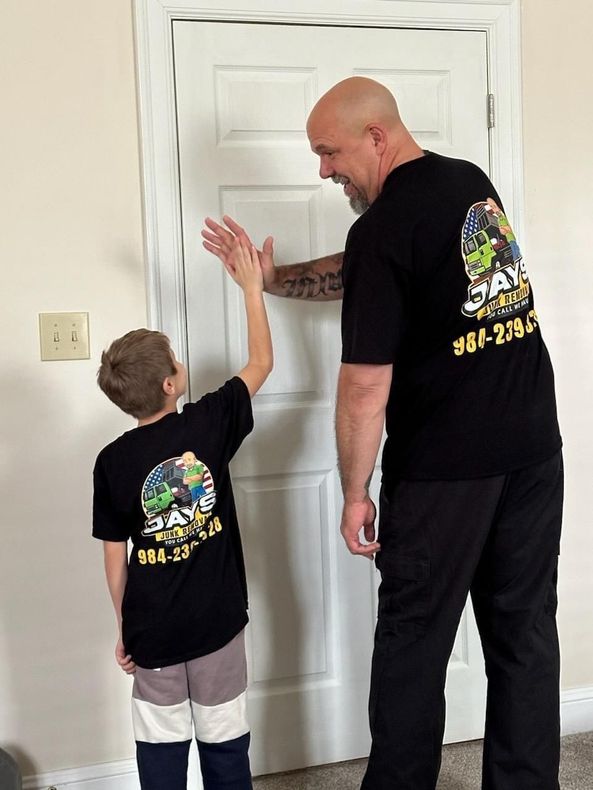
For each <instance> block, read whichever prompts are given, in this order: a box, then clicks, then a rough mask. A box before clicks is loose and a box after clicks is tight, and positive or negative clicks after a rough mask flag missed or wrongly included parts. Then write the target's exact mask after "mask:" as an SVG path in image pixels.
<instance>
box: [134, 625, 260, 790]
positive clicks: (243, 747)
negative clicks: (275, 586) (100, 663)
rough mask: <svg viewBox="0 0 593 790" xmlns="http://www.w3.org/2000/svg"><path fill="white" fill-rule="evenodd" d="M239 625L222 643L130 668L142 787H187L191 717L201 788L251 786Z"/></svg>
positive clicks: (153, 789)
mask: <svg viewBox="0 0 593 790" xmlns="http://www.w3.org/2000/svg"><path fill="white" fill-rule="evenodd" d="M246 687H247V670H246V662H245V635H244V632H243V631H242V632H241V633H240V634H238V635H237V636H236V637H235V638H234V639H232V640H231V641H230V642H229V643H228V644H227V645H225V646H224V647H223V648H221V649H220V650H217V651H215V652H214V653H210V654H209V655H207V656H202V657H200V658H196V659H194V660H193V661H188V662H187V663H184V664H175V665H173V666H169V667H163V668H162V669H143V668H141V667H137V668H136V673H135V676H134V688H133V691H132V718H133V722H134V735H135V738H136V756H137V761H138V774H139V777H140V786H141V788H142V790H186V788H187V761H188V753H189V747H190V743H191V739H192V724H193V730H194V731H195V735H196V740H197V742H198V753H199V755H200V768H201V771H202V778H203V782H204V790H251V788H252V783H251V771H250V768H249V755H248V749H249V725H248V723H247V715H246V699H245V698H246Z"/></svg>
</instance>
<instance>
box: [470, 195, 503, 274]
mask: <svg viewBox="0 0 593 790" xmlns="http://www.w3.org/2000/svg"><path fill="white" fill-rule="evenodd" d="M476 221H477V222H476V224H477V227H478V230H476V231H475V233H473V234H472V235H471V236H469V238H467V239H466V240H465V241H464V242H463V255H464V257H465V263H466V267H467V273H468V274H469V276H470V277H472V278H474V277H479V276H481V275H483V274H488V273H489V272H492V271H494V270H496V269H499V268H500V267H501V266H505V265H506V264H509V263H512V262H513V248H512V246H511V244H510V242H511V239H509V237H508V235H505V234H504V233H502V231H501V230H500V227H499V225H498V221H499V218H495V217H494V216H493V215H492V211H491V210H490V208H489V206H487V205H485V206H480V208H479V209H478V210H477V212H476ZM513 238H514V237H513Z"/></svg>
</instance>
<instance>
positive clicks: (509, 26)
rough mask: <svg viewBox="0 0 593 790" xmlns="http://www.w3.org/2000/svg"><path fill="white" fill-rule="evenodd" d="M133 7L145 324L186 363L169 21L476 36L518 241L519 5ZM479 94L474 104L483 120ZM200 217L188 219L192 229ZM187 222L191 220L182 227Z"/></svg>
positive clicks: (258, 1) (248, 1)
mask: <svg viewBox="0 0 593 790" xmlns="http://www.w3.org/2000/svg"><path fill="white" fill-rule="evenodd" d="M293 5H294V4H293V0H267V2H266V0H228V3H227V2H225V3H224V4H223V3H221V2H220V0H210V2H208V1H207V0H176V2H174V3H173V2H169V1H168V0H134V22H135V40H136V75H137V94H138V113H139V133H140V148H141V160H142V161H141V172H142V181H143V198H144V241H145V257H146V290H147V311H148V324H149V326H150V327H152V328H153V329H159V330H161V331H163V332H165V333H166V334H167V335H168V336H169V338H170V339H171V344H172V347H173V348H174V349H175V352H176V354H177V357H178V359H180V360H182V361H183V362H185V363H186V364H187V362H188V358H187V357H188V354H187V348H188V344H187V333H186V325H187V324H186V304H185V292H184V271H183V244H182V215H181V201H180V194H179V160H178V152H177V133H176V123H177V121H176V107H175V84H174V72H173V22H174V21H176V20H196V21H209V22H214V21H227V22H228V21H233V22H260V23H285V24H291V23H292V24H316V25H330V26H331V25H349V26H356V27H377V26H379V27H400V28H418V29H426V28H428V29H430V28H438V29H445V30H452V29H453V30H480V31H484V32H485V33H486V40H487V60H488V62H487V68H488V92H489V93H491V94H494V96H495V101H496V124H495V126H494V128H492V129H490V171H491V172H490V175H491V177H492V180H493V181H494V183H495V184H496V186H497V190H498V191H499V193H501V194H503V195H504V198H505V207H506V208H507V214H509V215H510V216H512V218H513V226H514V227H515V228H516V229H517V231H518V235H519V237H521V236H522V227H523V154H522V125H521V118H522V101H521V98H522V97H521V35H520V33H521V30H520V0H364V2H361V0H321V1H320V0H300V2H299V8H298V11H295V10H294V8H293ZM486 118H487V97H486V96H485V97H484V119H485V120H484V122H485V123H486ZM201 220H202V218H201V217H196V218H195V222H196V224H199V223H200V222H201ZM193 221H194V219H193V218H192V222H193Z"/></svg>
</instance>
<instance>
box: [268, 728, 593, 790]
mask: <svg viewBox="0 0 593 790" xmlns="http://www.w3.org/2000/svg"><path fill="white" fill-rule="evenodd" d="M481 759H482V742H481V741H471V742H469V743H455V744H450V745H449V746H445V747H444V749H443V763H442V767H441V774H440V778H439V783H438V785H437V788H438V790H479V788H480V765H481ZM365 765H366V760H352V761H351V762H347V763H336V764H334V765H323V766H319V767H316V768H308V769H307V770H305V771H292V772H291V773H286V774H275V775H273V776H261V777H259V778H258V779H255V780H254V783H253V788H254V790H358V789H359V787H360V782H361V779H362V776H363V774H364V769H365ZM560 787H561V788H562V790H593V732H588V733H584V734H582V735H567V736H566V737H564V738H563V739H562V762H561V768H560Z"/></svg>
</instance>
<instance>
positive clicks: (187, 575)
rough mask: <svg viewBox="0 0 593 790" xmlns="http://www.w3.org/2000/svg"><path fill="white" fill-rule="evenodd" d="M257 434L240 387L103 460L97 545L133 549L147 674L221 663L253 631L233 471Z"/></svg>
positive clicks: (131, 610) (136, 433) (131, 435)
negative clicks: (210, 658)
mask: <svg viewBox="0 0 593 790" xmlns="http://www.w3.org/2000/svg"><path fill="white" fill-rule="evenodd" d="M252 428H253V415H252V410H251V399H250V397H249V392H248V390H247V387H246V386H245V384H244V382H243V381H242V380H241V379H240V378H237V377H235V378H232V379H231V380H230V381H227V382H226V384H225V385H224V386H223V387H221V388H220V389H219V390H217V391H216V392H211V393H208V394H207V395H205V396H204V397H203V398H201V399H200V400H199V401H197V402H196V403H190V404H187V405H186V406H185V407H184V408H183V411H182V412H181V413H171V414H167V415H166V416H165V417H163V418H162V419H160V420H158V421H157V422H154V423H150V424H148V425H143V426H139V427H138V428H134V429H133V430H130V431H127V432H126V433H124V434H123V435H122V436H120V437H119V438H118V439H116V440H115V441H114V442H112V443H111V444H109V445H108V446H107V447H105V448H104V449H103V450H102V451H101V452H100V453H99V456H98V457H97V461H96V464H95V470H94V499H93V535H94V536H95V537H96V538H99V539H101V540H108V541H127V540H128V539H129V538H131V540H132V544H133V545H132V551H131V555H130V559H129V567H128V581H127V585H126V590H125V594H124V600H123V605H122V614H123V641H124V646H125V649H126V651H127V652H128V653H130V654H131V656H132V658H133V660H134V661H135V662H136V663H137V664H138V665H139V666H141V667H146V668H149V669H150V668H157V667H163V666H169V665H171V664H177V663H181V662H184V661H190V660H191V659H193V658H197V657H198V656H202V655H206V654H208V653H212V652H213V651H215V650H218V649H219V648H221V647H223V646H224V645H225V644H226V643H227V642H229V641H230V640H231V639H232V638H233V637H234V636H236V634H238V633H239V631H240V630H241V629H242V628H243V627H244V626H245V624H246V623H247V611H246V610H247V587H246V583H245V568H244V564H243V553H242V550H241V540H240V535H239V527H238V524H237V516H236V513H235V504H234V500H233V491H232V488H231V480H230V476H229V469H228V464H229V461H230V460H231V458H232V457H233V455H234V454H235V452H236V451H237V449H238V448H239V446H240V444H241V442H242V441H243V439H244V438H245V436H247V434H248V433H249V432H250V431H251V429H252Z"/></svg>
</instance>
